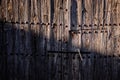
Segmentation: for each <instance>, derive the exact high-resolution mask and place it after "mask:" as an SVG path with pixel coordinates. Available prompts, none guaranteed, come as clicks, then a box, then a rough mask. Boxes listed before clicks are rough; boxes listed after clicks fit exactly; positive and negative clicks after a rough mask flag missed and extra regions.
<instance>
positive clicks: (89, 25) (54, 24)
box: [0, 21, 120, 27]
mask: <svg viewBox="0 0 120 80" xmlns="http://www.w3.org/2000/svg"><path fill="white" fill-rule="evenodd" d="M0 23H12V24H33V25H39V24H41V25H53V26H62V25H63V24H59V25H58V24H56V23H40V22H36V23H35V22H7V21H5V22H0ZM71 26H72V27H75V26H78V27H82V26H84V27H92V26H120V23H119V24H116V23H113V24H81V25H74V24H71ZM66 27H68V25H66Z"/></svg>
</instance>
